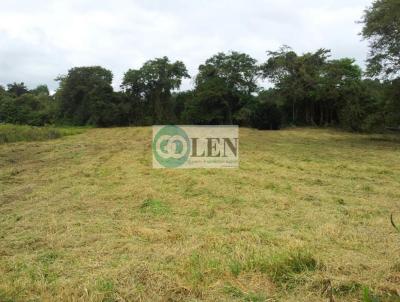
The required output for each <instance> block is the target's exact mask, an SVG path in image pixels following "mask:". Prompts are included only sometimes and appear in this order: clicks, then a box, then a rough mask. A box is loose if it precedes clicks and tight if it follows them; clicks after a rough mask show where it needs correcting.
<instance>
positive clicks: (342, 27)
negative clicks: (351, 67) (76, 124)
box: [0, 0, 370, 89]
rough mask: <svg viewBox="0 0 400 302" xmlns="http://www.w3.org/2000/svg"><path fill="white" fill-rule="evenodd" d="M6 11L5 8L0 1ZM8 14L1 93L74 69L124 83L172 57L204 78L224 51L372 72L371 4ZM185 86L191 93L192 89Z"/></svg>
mask: <svg viewBox="0 0 400 302" xmlns="http://www.w3.org/2000/svg"><path fill="white" fill-rule="evenodd" d="M0 1H2V0H0ZM3 2H5V3H1V7H2V9H1V11H0V84H3V85H4V84H6V83H10V82H13V81H24V82H25V83H27V84H28V86H30V87H33V86H35V85H38V84H41V83H47V84H48V85H49V86H50V87H51V88H52V89H55V88H56V87H57V83H56V82H54V81H53V79H54V78H55V77H57V76H58V75H59V74H64V73H66V72H67V71H68V69H69V68H71V67H73V66H83V65H101V66H104V67H106V68H109V69H111V70H112V71H113V73H114V78H115V80H114V86H115V87H118V86H119V84H120V81H121V78H122V76H123V73H124V72H125V71H126V70H127V69H129V68H138V67H140V66H141V64H143V63H144V62H145V61H146V60H148V59H152V58H154V57H160V56H164V55H167V56H169V57H170V59H172V60H178V59H179V60H182V61H183V62H184V63H185V64H186V65H187V67H188V69H189V72H190V73H191V74H192V75H195V74H196V72H197V67H198V65H199V64H201V63H203V62H204V60H206V59H207V58H208V57H210V56H211V55H213V54H215V53H216V52H219V51H229V50H238V51H243V52H246V53H249V54H250V55H252V56H254V57H255V58H256V59H258V60H259V61H263V60H265V56H266V54H265V51H266V50H271V49H276V48H277V47H279V46H280V45H282V44H287V45H290V46H292V47H293V48H294V49H295V50H296V51H298V52H305V51H314V50H316V49H318V48H321V47H323V48H329V49H332V54H333V56H334V57H342V56H348V57H354V58H356V59H357V62H358V63H359V64H360V65H362V66H363V64H364V60H365V57H366V53H367V47H366V43H365V42H362V41H361V38H360V36H359V35H358V33H359V32H360V30H361V25H360V24H357V23H356V21H358V20H360V19H361V16H362V13H363V10H364V9H365V7H366V6H368V5H369V4H370V0H347V1H346V0H336V1H333V0H322V1H321V0H320V1H317V0H304V1H298V0H280V1H276V0H253V1H251V2H250V1H245V0H236V1H234V0H231V1H228V0H214V1H213V0H197V1H185V0H153V1H147V0H137V1H129V0H114V1H106V0H99V1H78V0H72V1H68V0H59V1H51V0H35V1H34V0H23V1H14V2H11V1H4V0H3ZM190 85H191V81H185V83H184V87H183V88H189V87H190Z"/></svg>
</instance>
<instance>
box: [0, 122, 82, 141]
mask: <svg viewBox="0 0 400 302" xmlns="http://www.w3.org/2000/svg"><path fill="white" fill-rule="evenodd" d="M83 131H84V128H78V127H57V128H55V127H50V126H49V127H33V126H26V125H11V124H0V144H5V143H13V142H19V141H28V142H29V141H44V140H49V139H56V138H60V137H62V136H67V135H73V134H79V133H82V132H83Z"/></svg>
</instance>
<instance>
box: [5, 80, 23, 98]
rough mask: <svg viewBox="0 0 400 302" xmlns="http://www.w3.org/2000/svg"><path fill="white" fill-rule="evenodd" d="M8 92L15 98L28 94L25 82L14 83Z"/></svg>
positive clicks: (8, 87) (8, 88)
mask: <svg viewBox="0 0 400 302" xmlns="http://www.w3.org/2000/svg"><path fill="white" fill-rule="evenodd" d="M7 91H8V92H9V93H11V94H13V95H15V96H17V97H18V96H21V95H23V94H24V93H28V88H27V87H26V86H25V84H24V83H23V82H21V83H16V82H14V83H12V84H8V85H7Z"/></svg>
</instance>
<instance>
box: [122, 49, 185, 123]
mask: <svg viewBox="0 0 400 302" xmlns="http://www.w3.org/2000/svg"><path fill="white" fill-rule="evenodd" d="M189 77H190V76H189V74H188V72H187V69H186V66H185V64H183V62H181V61H176V62H173V63H172V62H170V61H169V59H168V58H167V57H163V58H157V59H154V60H150V61H147V62H146V63H144V65H143V66H142V67H141V68H140V69H129V70H128V71H127V72H126V73H125V75H124V78H123V82H122V85H121V87H122V89H123V90H124V92H125V93H126V95H127V96H128V97H129V99H130V100H131V106H132V108H133V114H135V115H136V119H137V120H138V122H142V123H145V124H151V123H153V124H160V123H168V122H171V121H172V120H173V119H174V112H173V106H172V100H171V93H172V91H173V90H175V89H178V88H179V87H180V85H181V83H182V79H183V78H189Z"/></svg>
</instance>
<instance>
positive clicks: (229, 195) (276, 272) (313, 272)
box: [0, 128, 400, 301]
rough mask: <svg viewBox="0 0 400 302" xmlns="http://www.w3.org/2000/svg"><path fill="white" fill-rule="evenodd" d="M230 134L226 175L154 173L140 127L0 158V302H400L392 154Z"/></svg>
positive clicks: (319, 140)
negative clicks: (234, 142)
mask: <svg viewBox="0 0 400 302" xmlns="http://www.w3.org/2000/svg"><path fill="white" fill-rule="evenodd" d="M240 135H241V141H240V169H236V170H205V169H198V170H154V169H152V168H151V153H150V144H151V129H150V128H118V129H89V130H87V131H86V132H85V133H83V134H79V135H74V136H68V137H63V138H61V139H57V140H51V141H44V142H30V143H26V142H24V143H13V144H3V145H1V146H0V301H64V300H65V301H167V300H169V301H175V300H184V301H329V299H331V298H332V299H334V300H332V299H331V300H330V301H360V300H361V299H362V297H363V292H364V291H366V289H365V288H368V290H369V292H370V295H371V296H376V297H378V298H379V301H399V296H398V294H399V293H400V257H399V256H400V234H398V233H396V231H395V229H394V228H393V227H392V226H391V224H390V214H391V213H395V216H394V217H395V219H397V221H399V222H400V186H399V183H400V143H399V142H398V141H397V140H396V139H386V138H384V137H381V136H367V135H355V134H348V133H341V132H335V131H331V130H314V129H298V130H283V131H279V132H261V131H256V130H249V129H241V132H240ZM365 301H374V300H372V299H371V300H368V299H365Z"/></svg>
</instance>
